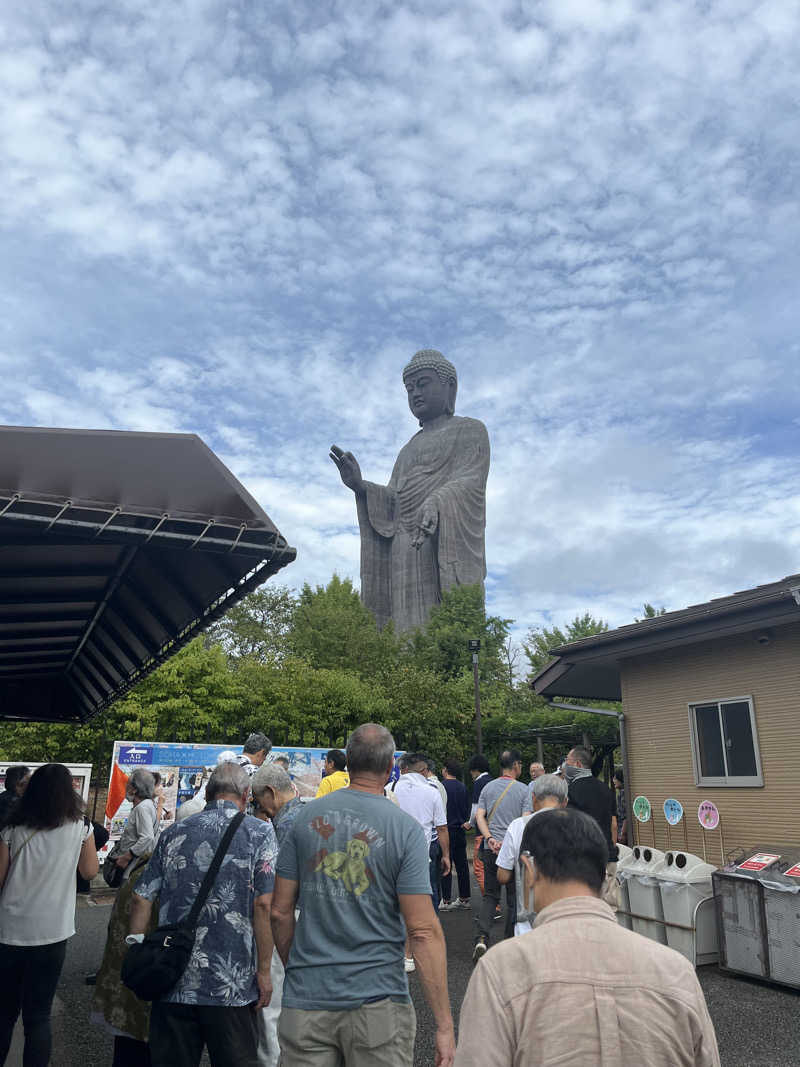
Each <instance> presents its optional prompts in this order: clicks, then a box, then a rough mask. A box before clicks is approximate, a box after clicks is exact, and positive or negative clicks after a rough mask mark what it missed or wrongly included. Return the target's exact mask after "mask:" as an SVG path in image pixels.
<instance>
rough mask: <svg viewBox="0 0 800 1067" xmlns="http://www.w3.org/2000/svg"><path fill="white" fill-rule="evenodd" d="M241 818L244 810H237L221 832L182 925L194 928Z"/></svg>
mask: <svg viewBox="0 0 800 1067" xmlns="http://www.w3.org/2000/svg"><path fill="white" fill-rule="evenodd" d="M243 819H244V812H243V811H238V812H237V813H236V814H235V815H234V817H233V818H232V819H231V821H230V823H229V824H228V828H227V829H226V831H225V833H224V834H223V837H222V840H221V841H220V843H219V846H218V847H217V851H216V852H215V853H214V858H213V860H212V861H211V866H210V867H209V868H208V870H207V871H206V875H205V878H204V879H203V881H202V884H201V886H200V891H199V892H198V894H197V897H196V898H195V902H194V904H192V910H191V911H190V912H189V914H188V915H187V917H186V921H185V922H183V923H181V925H182V926H188V927H189V928H191V929H194V927H195V926H197V920H198V918H199V916H200V912H201V910H202V907H203V905H204V904H205V902H206V897H207V896H208V894H209V893H210V892H211V886H212V885H213V884H214V879H215V878H216V877H217V874H218V873H219V869H220V867H221V866H222V861H223V860H224V859H225V853H226V852H227V851H228V848H229V847H230V843H231V841H232V840H233V835H234V834H235V833H236V831H237V830H238V829H239V826H240V825H241V823H242V820H243Z"/></svg>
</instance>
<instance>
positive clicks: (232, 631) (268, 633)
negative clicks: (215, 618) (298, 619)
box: [205, 585, 296, 663]
mask: <svg viewBox="0 0 800 1067" xmlns="http://www.w3.org/2000/svg"><path fill="white" fill-rule="evenodd" d="M295 606H296V601H295V597H294V595H293V594H292V591H291V590H290V589H287V588H286V587H285V586H282V585H264V586H262V587H261V588H260V589H257V590H256V591H255V592H253V593H249V594H248V595H247V596H246V597H244V598H243V599H242V600H240V601H239V603H238V604H234V606H233V607H232V608H230V609H229V610H228V611H227V612H226V613H225V615H223V617H222V618H221V619H220V620H219V622H216V623H214V625H213V626H211V627H209V629H208V630H207V631H206V637H205V643H206V645H207V646H211V645H214V644H219V645H222V647H223V648H224V650H225V652H226V653H227V654H228V655H229V656H230V657H232V658H234V659H239V658H241V657H243V656H249V657H252V658H254V659H257V660H260V661H261V662H262V663H267V662H276V663H277V662H279V661H280V660H281V658H282V657H283V656H285V655H286V652H287V648H288V643H289V634H290V633H291V629H292V620H293V618H294V612H295Z"/></svg>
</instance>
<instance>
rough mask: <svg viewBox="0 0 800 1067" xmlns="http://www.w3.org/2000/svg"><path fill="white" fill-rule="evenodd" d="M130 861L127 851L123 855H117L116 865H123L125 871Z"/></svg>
mask: <svg viewBox="0 0 800 1067" xmlns="http://www.w3.org/2000/svg"><path fill="white" fill-rule="evenodd" d="M130 862H131V858H130V856H129V855H128V853H127V852H123V853H122V855H121V856H117V860H116V865H117V867H121V868H122V870H123V871H124V870H125V868H126V867H127V866H128V864H129V863H130Z"/></svg>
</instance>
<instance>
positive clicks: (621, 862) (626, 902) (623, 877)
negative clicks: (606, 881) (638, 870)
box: [617, 845, 636, 930]
mask: <svg viewBox="0 0 800 1067" xmlns="http://www.w3.org/2000/svg"><path fill="white" fill-rule="evenodd" d="M617 850H618V852H619V856H618V858H617V885H618V886H619V905H618V911H617V922H618V923H619V924H620V926H624V927H625V929H626V930H632V929H633V924H632V922H631V917H630V915H624V914H623V912H626V911H630V910H631V901H630V897H629V896H628V879H629V878H630V868H631V866H632V864H634V863H635V862H636V857H635V856H634V854H633V849H632V848H628V846H627V845H617Z"/></svg>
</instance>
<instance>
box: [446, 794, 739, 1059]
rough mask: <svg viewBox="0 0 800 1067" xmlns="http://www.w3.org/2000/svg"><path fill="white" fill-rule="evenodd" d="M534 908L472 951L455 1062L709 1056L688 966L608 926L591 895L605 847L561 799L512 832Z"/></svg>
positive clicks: (592, 825)
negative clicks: (516, 928)
mask: <svg viewBox="0 0 800 1067" xmlns="http://www.w3.org/2000/svg"><path fill="white" fill-rule="evenodd" d="M521 856H522V861H523V863H524V864H525V869H526V880H527V881H528V884H529V885H530V886H531V887H532V888H533V892H534V895H535V898H536V910H537V916H536V921H535V923H534V926H533V930H532V931H531V932H530V933H529V934H525V935H524V936H522V937H518V938H514V939H513V940H509V941H504V942H503V943H502V944H499V945H497V946H495V948H493V949H491V950H490V951H489V952H488V954H487V955H486V956H485V957H484V958H483V959H482V960H480V961H479V963H478V965H477V967H476V968H475V971H474V973H473V975H472V978H471V979H470V983H469V986H468V988H467V994H466V997H465V998H464V1003H463V1005H462V1008H461V1025H460V1030H459V1038H458V1049H457V1051H456V1059H455V1067H484V1065H485V1063H486V1059H487V1056H488V1057H489V1058H490V1059H491V1061H492V1062H493V1063H496V1064H503V1065H506V1064H507V1065H509V1067H512V1065H513V1067H548V1065H550V1064H553V1065H555V1064H558V1067H572V1065H574V1067H589V1065H591V1067H719V1063H720V1060H719V1052H718V1051H717V1040H716V1037H715V1035H714V1027H713V1025H712V1023H711V1019H710V1017H709V1014H708V1009H707V1008H706V1003H705V999H704V997H703V992H702V990H701V988H700V984H699V982H698V981H697V976H696V974H695V972H694V968H693V967H692V966H691V964H690V963H689V962H688V960H686V959H684V957H683V956H681V955H679V953H677V952H675V951H673V950H672V949H670V948H666V946H664V945H660V944H658V943H656V942H655V941H649V940H648V939H647V938H644V937H641V936H640V935H639V934H635V933H633V932H632V931H630V930H625V929H624V928H623V927H621V926H619V925H618V924H617V921H616V916H615V914H614V912H613V911H612V910H611V908H610V907H609V906H608V905H607V904H605V903H603V901H602V900H600V891H601V889H602V886H603V881H604V879H605V869H606V859H607V856H608V851H607V846H606V842H605V839H604V837H603V834H602V832H601V831H600V828H599V827H598V825H597V823H596V822H595V821H594V819H592V818H590V817H589V816H588V815H585V814H584V813H583V812H580V811H576V810H574V809H572V808H567V809H566V810H564V811H545V812H542V813H541V814H539V815H537V817H536V818H535V819H531V820H530V821H529V822H528V824H527V826H526V827H525V832H524V834H523V837H522V852H521Z"/></svg>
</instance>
